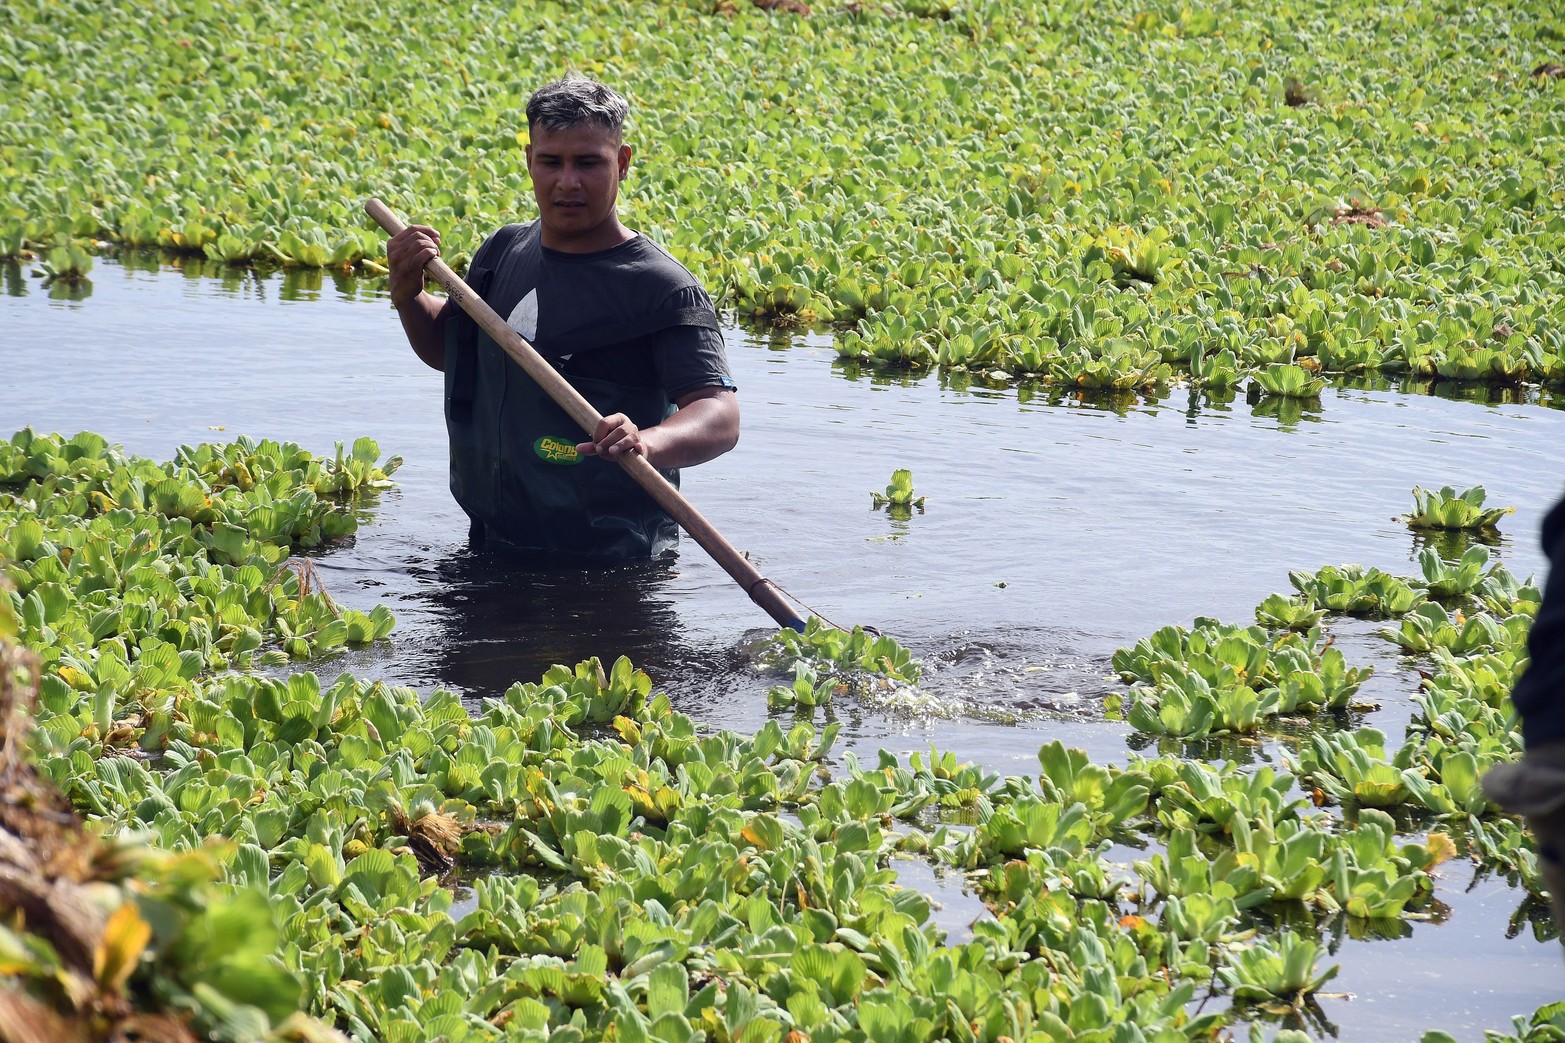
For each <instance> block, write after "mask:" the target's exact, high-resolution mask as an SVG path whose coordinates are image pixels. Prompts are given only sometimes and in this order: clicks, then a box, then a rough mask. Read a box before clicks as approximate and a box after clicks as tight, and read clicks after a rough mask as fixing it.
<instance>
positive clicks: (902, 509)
mask: <svg viewBox="0 0 1565 1043" xmlns="http://www.w3.org/2000/svg"><path fill="white" fill-rule="evenodd" d="M869 495H870V500H871V501H872V502H873V503H874V505H875V506H876V507H885V508H887V509H888V510H890V511H891V512H892V513H893V514H899V515H901V516H903V517H906V516H907V515H908V514H909V513H911V511H912V510H913V508H915V507H916V508H918V510H919V511H923V509H924V497H922V496H914V495H913V472H912V471H910V470H908V469H907V468H905V467H899V468H897V469H896V470H895V471H893V472H892V473H891V482H890V484H888V485H887V486H886V489H885V491H884V492H878V493H875V492H872V493H870V494H869Z"/></svg>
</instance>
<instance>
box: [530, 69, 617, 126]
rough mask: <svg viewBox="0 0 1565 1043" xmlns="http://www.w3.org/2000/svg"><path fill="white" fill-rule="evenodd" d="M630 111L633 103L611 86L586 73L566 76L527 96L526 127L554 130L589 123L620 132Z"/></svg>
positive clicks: (589, 124)
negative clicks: (589, 76)
mask: <svg viewBox="0 0 1565 1043" xmlns="http://www.w3.org/2000/svg"><path fill="white" fill-rule="evenodd" d="M629 112H630V103H629V102H627V101H626V100H625V99H624V98H622V97H620V95H619V94H618V93H616V92H615V91H614V90H612V89H611V88H609V87H606V86H604V85H603V84H601V83H599V82H598V81H597V80H589V79H588V78H587V77H585V76H567V77H565V78H564V79H563V80H555V81H554V82H552V83H546V84H544V85H543V86H542V87H539V88H538V89H537V90H535V91H533V94H532V97H530V98H528V99H527V129H528V130H532V129H533V128H534V127H541V128H543V129H544V130H547V131H551V132H553V131H562V130H573V129H574V128H576V127H583V126H588V127H603V128H604V129H606V130H612V131H613V132H614V133H616V134H621V133H623V132H624V129H625V116H626V114H627V113H629Z"/></svg>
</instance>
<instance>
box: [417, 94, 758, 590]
mask: <svg viewBox="0 0 1565 1043" xmlns="http://www.w3.org/2000/svg"><path fill="white" fill-rule="evenodd" d="M628 110H629V106H628V104H627V103H626V101H625V99H624V98H622V97H620V96H619V95H618V94H617V93H615V92H614V91H612V90H610V89H609V88H608V87H606V86H604V85H603V84H601V83H597V82H594V81H592V80H589V79H585V78H579V77H569V78H566V79H563V80H557V81H555V82H553V83H550V84H547V85H545V86H543V87H541V88H539V89H538V90H537V91H536V92H534V94H533V95H532V97H531V98H529V99H528V101H527V126H528V135H529V138H530V141H529V144H528V146H527V172H528V173H529V174H530V175H531V177H532V182H533V195H534V197H535V198H536V199H537V203H538V219H537V220H536V221H534V222H532V223H530V224H526V225H507V226H506V227H504V228H502V229H500V230H499V231H498V232H496V233H494V234H493V235H492V236H490V237H489V238H488V239H487V240H485V242H484V244H483V245H482V246H481V247H479V250H478V252H477V254H475V255H474V256H473V260H472V263H471V265H469V267H468V271H467V282H468V284H469V285H470V286H472V288H473V289H474V291H475V292H477V293H478V295H479V296H481V297H482V298H483V299H484V300H485V301H486V302H487V303H488V304H489V306H490V307H492V308H493V309H494V310H495V311H496V312H497V313H498V314H500V315H502V316H507V320H506V321H507V323H508V324H509V325H510V326H511V328H512V329H514V330H516V331H517V332H518V333H520V334H521V335H522V336H523V337H524V338H526V339H527V340H528V341H529V342H530V343H531V344H532V345H533V346H534V347H535V348H536V349H537V350H538V352H539V354H541V355H542V356H543V357H544V358H546V359H548V360H549V362H550V363H551V364H552V365H553V366H554V367H555V368H556V369H557V370H559V371H560V373H561V374H562V375H564V376H565V377H566V379H568V380H569V381H570V382H571V384H573V385H574V386H575V387H576V389H577V390H578V391H580V392H581V394H582V395H583V396H584V397H585V398H586V399H587V400H588V401H589V402H591V403H592V404H593V406H594V407H595V408H596V409H597V410H598V412H599V413H601V414H602V415H603V420H602V422H600V423H599V424H598V426H597V429H596V430H595V431H593V432H592V437H591V439H590V440H588V441H581V439H580V435H581V432H580V431H579V429H577V427H576V425H575V423H574V421H572V420H571V419H570V418H569V416H568V415H567V414H566V413H565V412H564V411H563V410H561V409H560V408H559V407H558V406H557V405H555V404H554V402H552V401H551V400H550V399H549V397H548V396H547V395H546V394H545V393H544V392H543V391H542V389H540V388H539V387H538V385H537V384H536V383H535V382H534V381H533V380H532V378H530V377H529V376H527V374H526V373H525V372H524V371H523V370H522V369H521V368H520V367H519V366H517V365H515V364H514V363H512V362H511V361H510V359H509V357H508V356H506V354H505V353H504V351H502V350H501V348H500V347H499V345H497V344H496V343H495V342H494V341H493V340H492V339H491V338H490V337H489V336H488V334H486V333H484V332H483V331H482V330H481V329H479V328H478V326H477V324H476V323H474V322H473V321H472V320H471V319H470V318H468V317H467V315H466V314H465V313H463V312H462V311H461V309H460V308H458V307H457V306H456V305H455V304H453V303H452V302H450V301H448V300H445V299H443V298H440V297H435V296H433V295H431V294H429V293H427V292H425V290H424V274H423V267H424V264H425V263H426V262H427V261H429V260H430V259H431V258H433V257H435V256H437V255H438V253H439V245H440V236H439V234H438V233H437V232H436V231H435V230H434V229H433V228H429V227H427V226H423V225H414V226H410V227H408V228H407V229H406V230H404V231H402V232H400V233H398V234H397V235H395V236H393V237H392V238H391V240H390V241H389V243H388V244H387V251H386V252H387V257H388V259H389V262H390V270H391V302H392V305H393V306H394V307H395V308H396V309H397V314H398V315H399V316H400V317H401V319H402V328H403V330H404V331H405V332H406V333H407V337H408V341H409V343H411V344H412V346H413V350H414V352H416V353H417V354H418V357H419V358H421V359H423V360H424V362H426V363H427V364H428V365H430V366H431V367H433V368H435V369H438V370H442V371H444V373H445V411H446V428H447V431H448V433H449V435H450V440H451V493H452V495H453V496H454V497H455V498H456V501H457V503H458V504H460V505H461V507H462V509H463V510H464V511H466V512H467V515H468V517H469V519H471V522H472V537H473V542H474V544H475V545H478V544H481V543H483V542H484V541H486V540H494V541H497V542H499V543H502V544H504V545H508V546H511V547H515V548H518V549H525V550H538V551H546V552H552V553H568V554H580V555H591V556H594V557H602V558H611V559H621V560H628V559H638V558H651V557H658V556H660V555H662V554H664V553H666V552H668V551H670V550H672V549H673V547H674V545H675V543H676V541H677V539H678V535H679V533H678V528H677V527H676V525H675V523H674V521H673V519H671V518H669V517H668V515H667V514H665V513H664V512H663V511H662V509H661V508H659V507H658V506H657V504H656V503H655V502H654V501H653V500H652V498H651V497H650V496H648V495H647V494H646V493H645V492H644V491H643V490H642V489H641V488H640V487H639V486H637V485H636V484H635V483H634V482H633V481H632V480H631V479H630V477H629V476H628V475H626V474H625V472H624V471H623V470H622V469H621V468H620V467H619V466H618V465H617V464H615V463H614V462H612V461H611V460H608V459H593V457H612V456H615V455H618V454H620V453H639V454H641V455H642V456H644V457H646V459H647V461H648V462H649V463H651V464H653V465H654V466H655V467H658V468H659V469H661V470H662V471H663V472H664V474H665V475H666V476H667V477H668V478H669V479H670V480H671V481H674V482H676V483H677V481H678V470H677V469H678V468H680V467H687V466H692V465H694V464H699V463H704V462H705V461H707V460H711V459H713V458H714V457H717V456H721V455H722V454H723V453H726V452H727V451H728V450H730V449H732V448H733V447H734V444H735V443H736V442H737V441H738V439H739V403H738V399H737V398H736V396H735V394H734V383H733V380H732V379H731V378H730V376H729V373H728V362H727V358H726V357H725V355H724V352H723V339H722V335H721V333H720V332H719V328H718V324H717V313H716V311H715V309H714V308H713V306H712V302H711V299H710V298H709V297H708V296H707V294H706V291H705V290H703V289H702V288H701V286H700V284H699V283H697V282H696V280H695V278H694V277H693V276H692V275H691V274H690V273H689V272H688V271H686V270H685V269H684V267H683V266H681V265H680V264H679V262H677V261H675V260H674V259H673V258H672V257H670V256H669V255H668V254H667V253H666V252H665V251H664V250H662V249H661V248H660V247H658V246H657V245H656V244H654V243H652V242H651V241H649V240H648V239H646V238H645V237H644V236H641V235H639V234H637V233H636V232H634V231H632V230H631V229H629V228H626V227H625V226H624V225H622V224H620V221H619V214H618V210H617V207H616V203H617V200H618V197H619V184H620V182H621V181H623V180H624V179H625V177H626V176H627V175H628V173H629V172H630V156H631V148H630V146H629V145H627V144H625V142H624V139H623V127H624V121H625V116H626V113H627V112H628Z"/></svg>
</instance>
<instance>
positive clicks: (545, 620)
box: [418, 547, 695, 697]
mask: <svg viewBox="0 0 1565 1043" xmlns="http://www.w3.org/2000/svg"><path fill="white" fill-rule="evenodd" d="M672 570H673V566H671V565H668V564H662V563H657V562H634V563H627V564H616V565H608V566H600V565H595V564H591V563H577V564H572V563H561V562H560V561H559V559H558V558H557V557H556V558H551V557H546V556H542V555H531V554H518V553H514V552H513V553H508V552H504V551H496V550H489V549H480V550H469V549H467V548H466V547H462V548H460V549H458V550H456V551H455V552H453V553H451V554H449V555H448V556H446V557H444V558H442V559H441V560H439V561H438V562H436V563H435V565H434V566H433V567H432V568H430V569H428V570H420V571H419V574H418V575H419V579H420V580H421V581H422V589H423V597H424V599H425V600H426V601H427V603H428V604H429V606H430V607H431V608H432V609H433V610H434V612H435V616H436V619H437V623H436V628H437V630H438V631H439V633H438V634H436V635H435V637H434V641H433V645H434V648H435V649H437V651H436V652H435V655H434V659H435V666H436V670H437V672H438V675H439V676H440V678H441V680H442V683H443V684H444V685H445V686H446V687H449V688H452V689H454V690H456V691H458V692H461V693H463V694H466V695H468V696H472V697H479V696H489V695H499V694H501V693H502V692H504V691H505V689H507V688H508V687H510V686H511V684H512V683H513V682H515V681H518V680H528V679H536V678H537V677H538V676H540V675H541V674H542V673H543V672H544V671H545V670H547V669H548V668H549V667H550V666H552V665H554V664H556V663H565V664H574V663H578V662H581V661H582V660H584V659H588V658H590V657H592V656H597V657H598V658H599V659H601V660H603V662H604V665H605V666H607V665H609V664H611V663H613V661H614V659H615V658H616V657H618V656H620V655H627V656H629V657H630V659H631V661H632V662H634V663H636V664H637V665H638V666H642V667H643V668H644V669H650V670H658V671H659V672H662V671H663V670H666V669H667V668H668V666H669V664H670V663H672V662H681V661H684V660H687V659H689V658H692V657H693V656H694V655H695V652H694V650H692V649H691V648H690V647H688V646H687V645H686V644H685V643H684V642H683V641H682V639H681V635H680V626H679V616H678V614H677V613H676V612H675V611H674V608H673V604H672V602H671V601H670V600H669V598H668V597H667V596H665V595H664V593H663V586H664V584H665V583H666V582H667V581H668V579H669V574H670V572H671V571H672Z"/></svg>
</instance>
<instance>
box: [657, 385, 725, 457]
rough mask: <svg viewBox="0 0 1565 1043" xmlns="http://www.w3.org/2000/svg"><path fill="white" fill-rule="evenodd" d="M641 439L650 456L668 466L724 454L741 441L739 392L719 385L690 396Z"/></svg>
mask: <svg viewBox="0 0 1565 1043" xmlns="http://www.w3.org/2000/svg"><path fill="white" fill-rule="evenodd" d="M641 441H642V451H643V453H644V454H645V455H646V458H647V460H648V461H649V462H650V463H652V464H653V465H654V466H656V467H661V468H663V469H664V470H670V469H672V468H675V467H694V466H695V465H696V464H704V463H706V462H707V461H708V460H712V459H715V458H717V457H719V456H722V455H723V454H724V453H726V452H728V451H729V450H730V449H732V448H733V447H734V446H735V445H736V444H738V442H739V399H738V396H736V395H735V394H734V393H733V392H732V391H726V390H715V389H707V390H705V391H698V392H695V393H694V394H692V395H689V396H686V397H685V398H684V399H682V400H681V401H680V404H679V409H678V410H677V411H676V412H675V413H674V415H673V416H671V417H669V418H668V419H667V420H665V421H663V422H662V423H661V424H658V425H657V426H655V427H649V428H645V429H643V430H642V432H641Z"/></svg>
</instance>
